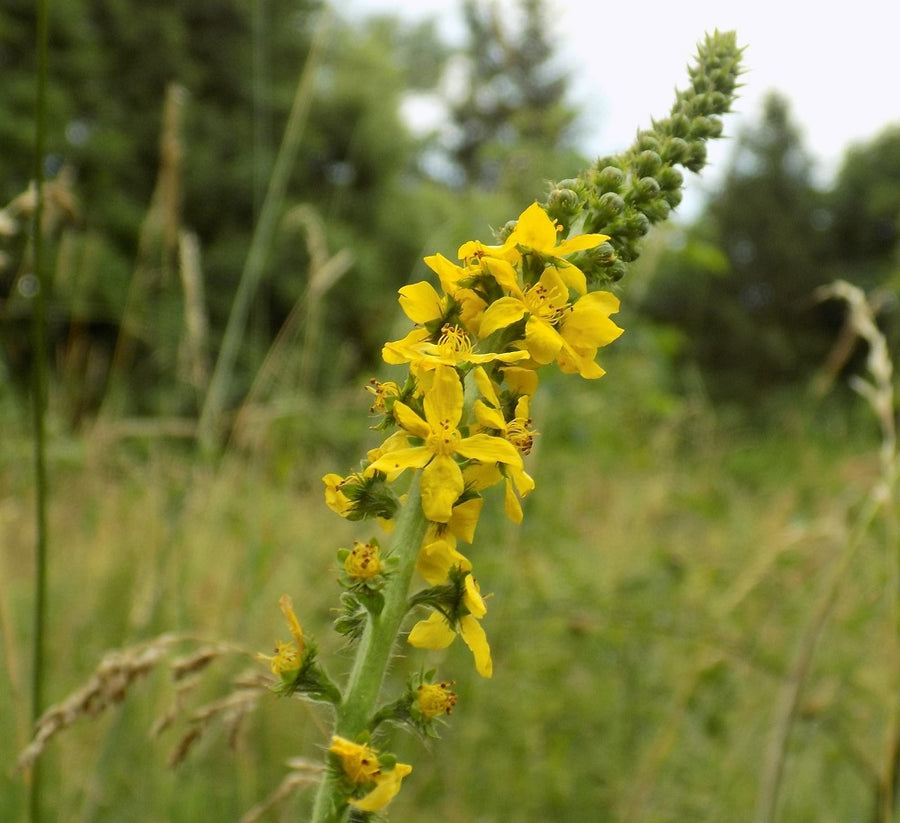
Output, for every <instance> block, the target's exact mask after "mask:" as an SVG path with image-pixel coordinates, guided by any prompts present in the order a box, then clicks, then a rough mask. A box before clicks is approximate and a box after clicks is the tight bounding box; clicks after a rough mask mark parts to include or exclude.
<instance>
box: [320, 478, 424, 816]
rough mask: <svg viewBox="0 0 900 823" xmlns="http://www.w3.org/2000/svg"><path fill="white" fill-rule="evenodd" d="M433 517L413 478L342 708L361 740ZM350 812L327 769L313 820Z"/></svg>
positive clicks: (346, 733) (352, 735)
mask: <svg viewBox="0 0 900 823" xmlns="http://www.w3.org/2000/svg"><path fill="white" fill-rule="evenodd" d="M427 526H428V521H427V520H426V519H425V515H424V514H423V513H422V501H421V495H420V491H419V478H418V476H416V477H415V478H414V479H413V482H412V486H411V487H410V490H409V495H408V497H407V500H406V503H405V504H404V506H403V509H402V511H401V513H400V516H399V517H398V519H397V525H396V528H395V530H394V535H393V539H392V543H391V555H392V557H395V558H397V560H398V561H399V563H398V566H397V569H396V571H395V572H394V573H392V574H391V576H390V577H389V578H388V582H387V585H386V586H385V588H384V591H383V594H384V606H383V608H382V609H381V612H380V613H379V614H378V615H377V617H372V618H371V619H370V620H369V621H368V623H367V624H366V629H365V632H364V633H363V636H362V639H361V641H360V644H359V647H358V649H357V652H356V659H355V660H354V663H353V669H352V671H351V673H350V679H349V681H348V683H347V688H346V690H345V692H344V699H343V700H342V701H341V704H340V705H339V706H338V709H337V717H336V719H335V724H334V733H335V734H337V735H340V736H341V737H345V738H347V739H348V740H353V741H356V740H357V739H358V738H359V736H360V735H362V734H363V733H364V732H365V731H367V730H368V728H369V726H370V723H371V720H372V717H373V715H374V713H375V710H376V706H377V702H378V696H379V694H380V693H381V684H382V682H383V681H384V675H385V672H386V671H387V668H388V665H389V664H390V660H391V653H392V652H393V649H394V644H395V643H396V642H397V636H398V635H399V634H400V628H401V625H402V623H403V618H404V617H406V614H407V612H408V611H409V600H408V596H409V586H410V582H411V581H412V576H413V572H414V570H415V567H416V558H417V557H418V554H419V547H420V546H421V545H422V540H423V538H424V537H425V530H426V528H427ZM346 814H347V804H346V802H345V796H344V789H343V786H342V780H341V775H340V773H339V772H338V771H335V770H334V769H328V770H326V772H325V775H324V776H323V778H322V782H321V784H320V786H319V792H318V794H317V795H316V802H315V806H314V808H313V815H312V823H341V822H342V821H343V820H344V819H345V818H346Z"/></svg>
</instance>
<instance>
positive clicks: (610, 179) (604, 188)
mask: <svg viewBox="0 0 900 823" xmlns="http://www.w3.org/2000/svg"><path fill="white" fill-rule="evenodd" d="M624 183H625V172H623V171H622V170H621V169H617V168H616V167H615V166H605V167H604V168H602V169H601V170H600V171H599V172H598V173H597V175H596V177H595V178H594V186H595V188H596V189H597V190H598V191H599V192H603V193H607V192H616V193H617V192H619V191H621V189H622V185H623V184H624Z"/></svg>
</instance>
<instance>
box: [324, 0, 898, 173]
mask: <svg viewBox="0 0 900 823" xmlns="http://www.w3.org/2000/svg"><path fill="white" fill-rule="evenodd" d="M499 4H500V6H501V7H502V8H510V9H515V7H516V6H517V3H516V2H515V0H499ZM334 5H335V7H336V8H337V9H338V10H339V13H341V14H354V13H357V14H358V13H366V12H367V11H378V12H395V13H398V14H400V15H402V16H404V17H408V18H409V19H418V18H420V17H423V16H434V15H437V16H439V17H440V19H441V21H442V23H441V30H442V31H444V32H446V34H447V36H448V39H453V38H458V36H459V34H460V32H461V30H462V23H461V15H460V12H459V8H460V3H459V2H458V1H457V0H335V3H334ZM548 6H549V8H550V9H551V10H552V14H553V15H555V20H554V21H553V23H552V27H551V34H552V35H553V37H554V39H555V40H556V42H557V43H558V52H559V53H560V55H561V57H562V59H563V65H565V66H567V67H568V68H569V69H570V74H571V76H572V78H573V85H572V98H573V102H574V103H576V104H578V105H579V106H581V107H582V109H583V112H584V114H583V119H582V131H583V139H582V140H581V147H582V149H583V150H584V151H585V152H586V153H587V154H588V155H589V156H591V155H597V154H605V153H611V152H615V151H618V150H620V149H623V148H625V147H627V146H628V145H629V144H630V142H631V139H632V137H633V136H634V133H635V130H636V129H637V128H638V127H643V126H647V125H649V121H650V117H651V116H657V117H659V116H663V115H665V114H667V113H668V110H669V107H670V106H671V102H672V99H673V89H674V88H676V87H679V88H680V87H684V86H685V85H686V77H687V75H686V71H685V67H686V66H687V64H688V63H689V62H691V60H692V58H693V55H694V53H695V51H696V44H697V42H698V41H700V40H701V39H702V38H703V35H704V33H705V32H707V31H712V30H713V29H716V28H718V29H720V30H730V29H734V30H736V31H737V34H738V42H739V43H740V44H741V45H746V46H747V49H746V51H745V53H744V65H745V68H746V70H747V71H746V74H745V75H744V77H743V78H742V79H743V83H744V88H742V89H741V90H740V95H741V96H740V99H739V100H738V102H737V106H736V112H737V113H736V114H735V115H730V116H729V117H727V118H726V121H725V130H726V133H727V134H730V135H733V134H735V133H736V131H737V130H738V129H739V128H740V126H741V124H742V123H743V122H745V121H750V122H753V121H756V120H758V118H759V116H760V113H761V101H762V98H763V97H764V96H765V94H766V92H767V91H769V90H772V89H775V90H778V91H779V92H781V93H782V94H783V95H785V96H786V97H787V98H788V99H789V100H790V101H791V109H792V113H793V117H794V121H795V122H796V123H797V124H799V126H800V127H801V129H802V131H803V137H804V142H805V145H806V147H807V149H808V150H809V152H810V154H811V155H812V158H813V160H814V161H815V162H816V166H817V169H818V171H819V174H820V175H821V177H822V179H823V180H828V179H829V178H830V175H831V174H832V173H833V171H834V170H835V168H836V167H837V165H838V163H839V162H840V159H841V156H842V154H843V152H844V150H845V149H846V147H847V146H848V145H850V144H851V143H854V142H859V141H866V140H870V139H871V138H873V137H875V135H876V134H877V133H878V132H879V131H881V129H882V128H883V127H884V126H886V125H887V124H888V123H892V122H900V89H898V85H900V0H852V1H851V2H845V3H837V2H835V3H833V4H832V3H823V2H821V1H820V2H813V1H812V0H806V1H805V2H804V1H803V0H780V2H779V0H665V2H660V0H618V2H616V3H609V2H604V0H550V1H549V3H548ZM728 153H729V147H728V145H727V141H719V145H717V146H715V147H711V150H710V155H709V157H710V162H711V168H709V170H708V171H707V172H704V177H705V178H708V179H713V178H715V176H716V174H717V172H720V171H721V170H722V169H723V168H724V166H725V165H726V163H727V160H728ZM692 185H693V186H696V185H697V184H696V182H692Z"/></svg>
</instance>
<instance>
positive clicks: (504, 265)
mask: <svg viewBox="0 0 900 823" xmlns="http://www.w3.org/2000/svg"><path fill="white" fill-rule="evenodd" d="M482 265H483V266H484V268H486V269H487V270H488V272H490V274H491V276H492V277H493V278H494V280H496V281H497V285H498V286H500V288H501V289H503V291H507V292H509V293H510V294H512V295H513V296H514V297H522V287H521V286H520V285H519V276H518V275H517V274H516V270H515V269H514V268H513V266H512V264H511V263H510V262H509V261H508V260H499V259H497V258H494V257H485V258H484V259H483V260H482Z"/></svg>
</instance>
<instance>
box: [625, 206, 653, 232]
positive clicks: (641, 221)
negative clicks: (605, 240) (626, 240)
mask: <svg viewBox="0 0 900 823" xmlns="http://www.w3.org/2000/svg"><path fill="white" fill-rule="evenodd" d="M648 231H650V221H649V220H648V219H647V216H646V215H645V214H642V213H641V212H639V211H638V212H634V213H633V214H629V215H628V217H626V218H625V230H624V232H623V233H624V234H625V235H626V236H628V237H643V236H644V235H645V234H647V232H648Z"/></svg>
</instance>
